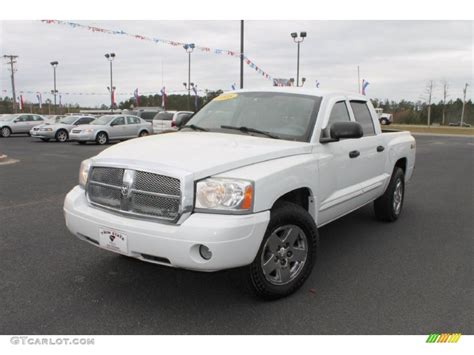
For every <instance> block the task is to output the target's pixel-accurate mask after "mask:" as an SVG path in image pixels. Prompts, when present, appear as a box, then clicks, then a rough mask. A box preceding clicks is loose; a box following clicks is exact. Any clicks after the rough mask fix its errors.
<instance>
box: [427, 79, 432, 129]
mask: <svg viewBox="0 0 474 355" xmlns="http://www.w3.org/2000/svg"><path fill="white" fill-rule="evenodd" d="M426 94H427V95H428V127H429V126H430V125H431V99H432V97H433V80H430V81H429V83H428V85H427V86H426Z"/></svg>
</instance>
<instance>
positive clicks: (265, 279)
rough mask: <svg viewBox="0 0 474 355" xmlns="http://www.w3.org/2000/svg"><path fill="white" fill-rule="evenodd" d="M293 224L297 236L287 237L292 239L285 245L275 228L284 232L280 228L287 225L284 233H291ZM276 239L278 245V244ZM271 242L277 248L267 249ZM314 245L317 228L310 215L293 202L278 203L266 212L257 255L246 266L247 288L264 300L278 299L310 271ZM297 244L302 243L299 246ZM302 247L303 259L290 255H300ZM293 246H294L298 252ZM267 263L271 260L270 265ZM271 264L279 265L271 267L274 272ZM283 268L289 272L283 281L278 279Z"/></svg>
mask: <svg viewBox="0 0 474 355" xmlns="http://www.w3.org/2000/svg"><path fill="white" fill-rule="evenodd" d="M295 226H296V227H297V228H296V232H295V233H296V235H297V237H296V239H295V238H290V237H288V239H287V240H290V239H292V240H293V242H292V243H293V246H288V243H285V238H284V237H283V235H282V236H281V237H282V238H281V239H279V238H280V236H278V231H279V230H282V228H283V230H282V231H283V233H286V231H287V230H285V229H284V228H286V227H289V228H290V229H289V230H288V232H289V233H288V235H291V234H293V233H292V231H293V230H294V229H293V228H294V227H295ZM301 232H302V233H301ZM275 236H277V239H275ZM270 238H273V240H275V241H276V242H272V241H271V240H270ZM295 240H296V244H295ZM302 240H304V243H302ZM279 242H281V243H282V245H278V243H279ZM271 244H273V245H275V246H276V249H275V250H278V251H277V252H275V253H273V252H272V251H271ZM297 244H298V245H297ZM318 245H319V236H318V229H317V227H316V224H315V222H314V220H313V218H312V217H311V215H310V214H309V213H308V212H307V211H306V210H305V209H304V208H302V207H301V206H299V205H297V204H294V203H291V202H281V203H278V204H277V205H276V206H275V207H274V208H273V209H272V210H271V212H270V222H269V224H268V227H267V230H266V232H265V236H264V237H263V240H262V244H261V245H260V249H259V251H258V253H257V256H256V257H255V260H254V261H253V263H252V264H250V265H249V267H248V274H249V281H250V282H249V284H250V287H251V289H252V290H253V291H254V292H255V293H256V295H257V296H259V297H261V298H263V299H267V300H273V299H278V298H281V297H285V296H288V295H290V294H292V293H293V292H295V291H296V290H298V289H299V288H300V287H301V286H302V285H303V283H304V282H305V281H306V279H307V278H308V277H309V275H310V274H311V271H312V270H313V266H314V263H315V262H316V252H317V250H318ZM294 246H297V248H294ZM301 246H303V248H302V249H301ZM285 248H286V249H285ZM304 249H306V254H305V260H304V261H303V262H302V263H299V262H298V261H295V259H294V258H296V257H297V255H300V256H301V255H302V251H303V250H304ZM296 250H298V253H297V252H296ZM292 251H293V252H292ZM290 253H291V254H293V253H294V255H290ZM265 260H267V262H265ZM270 263H273V264H272V265H270ZM292 263H293V264H292ZM264 264H265V265H269V268H267V273H266V272H265V271H264V266H263V265H264ZM280 265H286V266H280ZM272 267H275V268H278V269H279V271H278V270H275V272H274V275H273V274H272V273H273V271H271V269H270V268H272ZM292 269H293V270H294V271H293V272H294V274H293V275H291V272H292V271H291V270H292ZM268 270H270V272H268ZM284 270H287V271H286V272H288V275H289V276H288V277H289V279H288V281H287V282H282V280H283V273H284ZM286 272H285V273H286Z"/></svg>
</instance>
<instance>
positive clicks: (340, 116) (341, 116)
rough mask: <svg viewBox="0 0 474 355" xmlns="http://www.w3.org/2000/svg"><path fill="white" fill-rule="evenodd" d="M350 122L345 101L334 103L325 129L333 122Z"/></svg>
mask: <svg viewBox="0 0 474 355" xmlns="http://www.w3.org/2000/svg"><path fill="white" fill-rule="evenodd" d="M350 120H351V118H350V116H349V111H347V105H346V103H345V101H339V102H336V104H335V105H334V106H333V108H332V111H331V115H330V116H329V121H328V125H327V127H329V126H330V125H331V124H333V123H334V122H349V121H350Z"/></svg>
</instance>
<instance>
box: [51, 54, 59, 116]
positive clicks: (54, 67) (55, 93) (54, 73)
mask: <svg viewBox="0 0 474 355" xmlns="http://www.w3.org/2000/svg"><path fill="white" fill-rule="evenodd" d="M50 64H51V66H52V67H53V83H54V89H53V90H51V94H53V95H54V112H56V111H57V109H56V95H57V94H58V90H57V89H56V68H57V67H58V64H59V62H58V61H54V62H51V63H50Z"/></svg>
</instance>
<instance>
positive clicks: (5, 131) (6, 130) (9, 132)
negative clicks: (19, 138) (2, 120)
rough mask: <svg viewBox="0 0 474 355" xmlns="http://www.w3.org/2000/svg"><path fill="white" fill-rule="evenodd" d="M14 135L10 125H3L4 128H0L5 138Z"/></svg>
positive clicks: (0, 132)
mask: <svg viewBox="0 0 474 355" xmlns="http://www.w3.org/2000/svg"><path fill="white" fill-rule="evenodd" d="M11 135H12V130H11V129H10V127H2V129H1V130H0V136H2V137H3V138H8V137H10V136H11Z"/></svg>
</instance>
